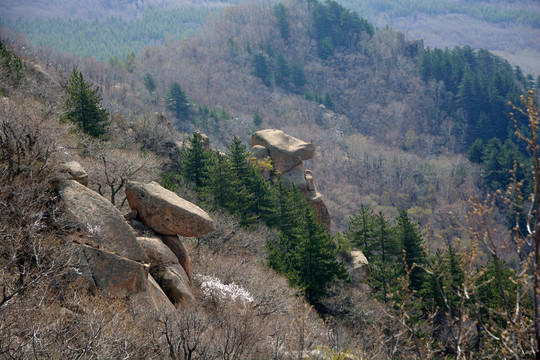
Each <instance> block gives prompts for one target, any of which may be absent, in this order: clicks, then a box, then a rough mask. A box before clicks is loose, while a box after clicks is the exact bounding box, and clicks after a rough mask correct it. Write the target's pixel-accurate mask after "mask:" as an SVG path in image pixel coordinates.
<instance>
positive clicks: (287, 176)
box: [251, 129, 332, 230]
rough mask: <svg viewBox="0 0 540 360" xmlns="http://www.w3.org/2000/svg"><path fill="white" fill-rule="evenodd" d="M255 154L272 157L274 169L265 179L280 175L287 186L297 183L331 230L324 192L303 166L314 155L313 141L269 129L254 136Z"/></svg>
mask: <svg viewBox="0 0 540 360" xmlns="http://www.w3.org/2000/svg"><path fill="white" fill-rule="evenodd" d="M251 145H252V149H251V153H252V157H253V158H254V159H256V160H257V161H264V159H265V158H267V157H269V158H270V159H271V160H272V163H273V172H271V173H269V174H265V172H264V171H263V174H262V176H263V178H264V179H265V180H268V179H271V178H272V176H276V174H280V175H281V178H282V180H283V182H284V183H285V184H287V185H290V184H295V185H296V186H297V187H298V188H299V189H300V190H301V191H302V192H303V193H304V194H305V195H306V196H307V198H308V199H309V201H310V203H311V205H312V206H313V209H314V210H315V213H316V214H317V220H318V221H320V222H321V223H322V224H324V225H325V226H326V227H327V228H328V230H330V225H331V221H332V220H331V218H330V213H329V212H328V208H327V207H326V204H325V203H324V201H323V200H322V196H321V194H320V193H319V192H318V191H317V189H316V187H315V183H314V181H313V173H312V172H311V171H310V170H306V169H304V165H303V161H304V160H309V159H311V158H312V157H313V156H314V154H315V146H314V145H313V143H307V142H305V141H302V140H299V139H297V138H294V137H292V136H290V135H287V134H285V133H284V132H283V131H281V130H275V129H266V130H261V131H257V132H256V133H254V134H253V135H252V137H251Z"/></svg>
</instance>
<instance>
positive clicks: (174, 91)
mask: <svg viewBox="0 0 540 360" xmlns="http://www.w3.org/2000/svg"><path fill="white" fill-rule="evenodd" d="M165 99H166V103H167V109H168V110H170V111H172V112H174V114H175V116H176V118H178V119H186V118H188V117H189V102H188V99H187V96H186V94H185V93H184V91H183V90H182V88H181V87H180V84H178V83H177V82H174V83H172V84H171V86H170V88H169V91H168V92H167V95H166V98H165Z"/></svg>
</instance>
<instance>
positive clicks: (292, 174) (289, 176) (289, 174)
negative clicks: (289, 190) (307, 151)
mask: <svg viewBox="0 0 540 360" xmlns="http://www.w3.org/2000/svg"><path fill="white" fill-rule="evenodd" d="M281 179H282V180H283V182H284V183H285V185H287V186H290V185H291V184H294V185H295V186H296V187H297V188H298V189H299V190H300V191H302V192H303V193H307V191H308V187H307V181H306V177H305V175H304V165H302V164H299V165H297V166H295V167H293V168H292V169H290V170H288V171H285V172H284V173H283V174H281Z"/></svg>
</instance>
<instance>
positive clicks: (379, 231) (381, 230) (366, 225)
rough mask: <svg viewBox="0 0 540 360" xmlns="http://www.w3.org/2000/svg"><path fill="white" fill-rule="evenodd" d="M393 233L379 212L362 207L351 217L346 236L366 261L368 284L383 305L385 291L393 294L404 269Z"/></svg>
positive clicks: (386, 296)
mask: <svg viewBox="0 0 540 360" xmlns="http://www.w3.org/2000/svg"><path fill="white" fill-rule="evenodd" d="M394 231H395V230H394V229H393V228H392V227H391V226H390V224H389V223H388V221H387V220H386V218H385V217H384V215H383V214H382V213H381V212H379V213H378V214H375V213H373V210H371V209H368V208H366V207H365V206H364V205H363V204H361V205H360V209H359V210H358V212H357V213H355V214H354V215H353V216H352V217H351V218H350V224H349V230H348V232H347V233H346V234H345V237H346V238H347V239H349V241H350V242H351V243H352V244H354V245H356V246H357V247H358V248H359V249H360V250H362V252H363V253H364V255H365V256H366V258H367V259H368V261H369V268H370V272H371V274H370V276H369V278H368V280H367V282H368V284H369V285H370V286H371V287H372V289H373V291H374V294H375V295H376V296H377V297H379V298H380V299H382V300H383V301H384V302H387V301H388V291H389V290H390V291H395V289H396V287H397V285H398V283H397V278H398V276H399V275H400V272H401V271H402V268H403V264H402V262H401V254H400V248H399V244H398V243H397V242H396V237H395V236H394Z"/></svg>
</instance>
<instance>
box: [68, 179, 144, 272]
mask: <svg viewBox="0 0 540 360" xmlns="http://www.w3.org/2000/svg"><path fill="white" fill-rule="evenodd" d="M58 193H59V195H60V199H61V201H62V206H63V208H64V213H65V221H66V224H65V225H67V226H68V227H69V228H72V229H73V230H74V232H75V234H76V235H77V236H78V237H79V238H80V242H82V243H84V244H87V245H90V246H92V247H94V248H98V249H103V250H105V251H108V252H111V253H115V254H118V256H121V257H124V258H127V259H130V260H133V261H138V262H145V263H146V262H148V257H147V256H146V253H145V252H144V250H143V248H142V247H141V246H140V245H139V243H138V242H137V239H136V238H135V235H134V234H133V232H132V231H131V227H130V226H129V225H128V224H127V223H126V222H125V221H124V218H123V217H122V215H121V214H120V212H119V211H118V209H116V207H114V205H112V204H111V203H110V202H109V201H107V200H106V199H105V198H103V197H102V196H101V195H99V194H98V193H96V192H94V191H92V190H90V189H88V188H87V187H85V186H83V185H81V184H79V183H78V182H77V181H75V180H65V181H61V182H60V183H59V184H58Z"/></svg>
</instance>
